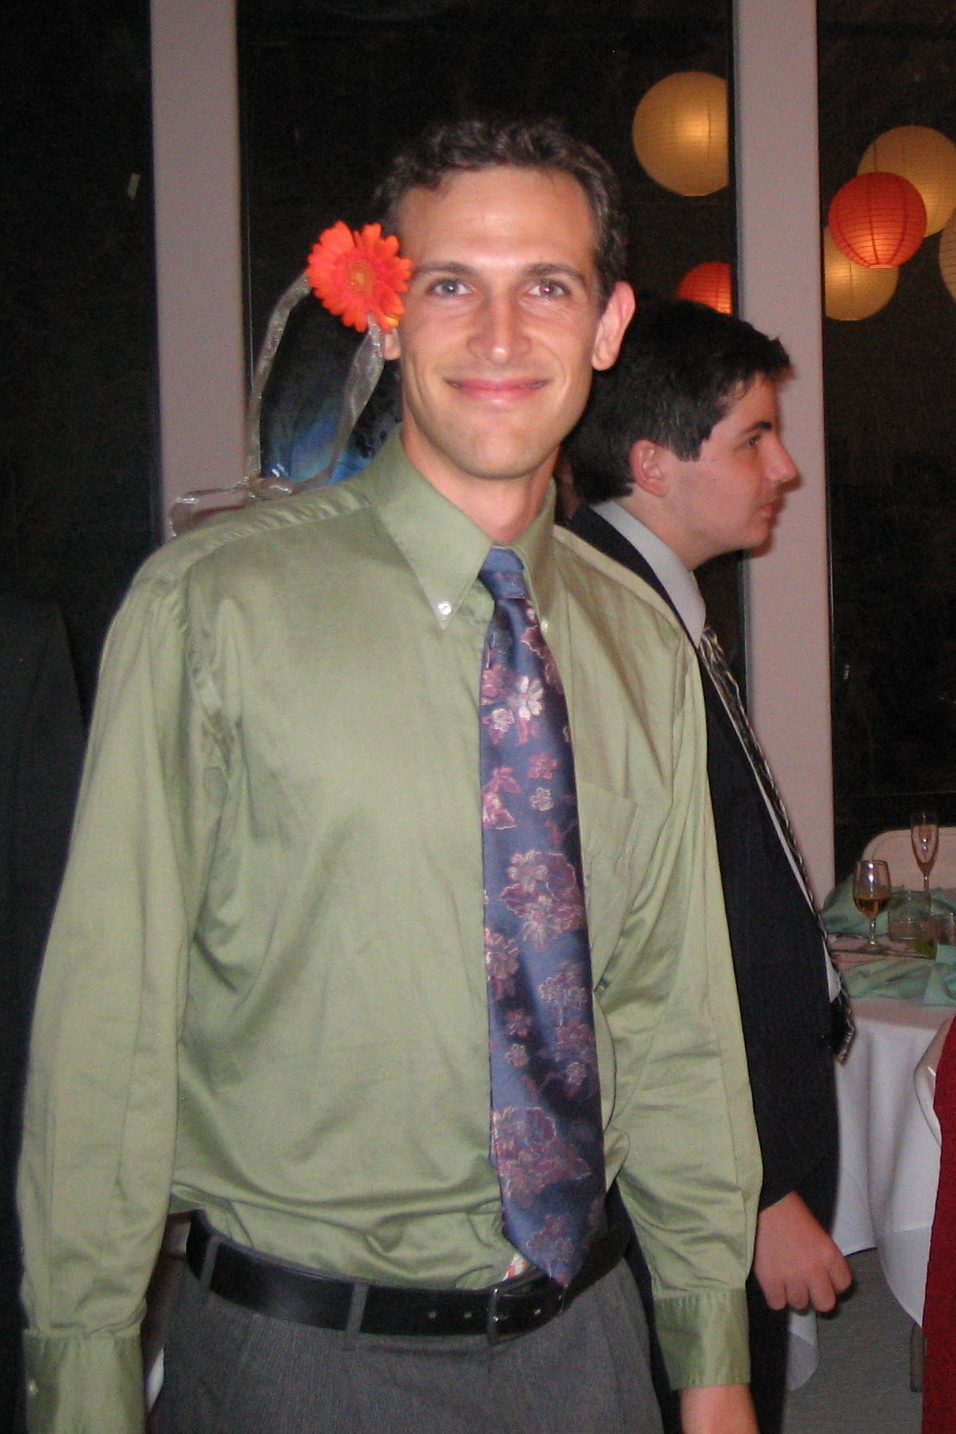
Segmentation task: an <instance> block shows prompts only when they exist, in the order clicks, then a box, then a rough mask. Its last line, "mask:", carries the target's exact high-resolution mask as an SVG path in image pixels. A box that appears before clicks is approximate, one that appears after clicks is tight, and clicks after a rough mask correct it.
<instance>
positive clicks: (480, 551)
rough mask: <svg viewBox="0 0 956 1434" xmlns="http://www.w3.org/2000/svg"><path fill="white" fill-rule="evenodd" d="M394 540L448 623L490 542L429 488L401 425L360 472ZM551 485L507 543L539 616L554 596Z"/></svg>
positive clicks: (436, 610)
mask: <svg viewBox="0 0 956 1434" xmlns="http://www.w3.org/2000/svg"><path fill="white" fill-rule="evenodd" d="M366 475H367V480H368V490H369V496H370V498H371V501H372V504H373V506H374V508H375V509H376V511H377V513H378V515H379V517H380V519H381V521H382V524H383V525H384V527H385V529H386V531H387V532H388V534H389V536H390V537H391V538H392V540H393V542H394V543H395V544H396V545H397V546H398V548H399V549H400V550H401V552H402V554H403V556H404V558H405V560H406V562H407V563H408V565H409V567H410V568H411V569H412V571H413V572H414V573H415V575H416V577H417V578H418V581H419V582H420V583H421V585H422V588H423V590H424V592H425V596H426V598H427V599H428V605H429V607H430V608H431V610H432V612H433V613H434V614H435V617H436V619H437V621H438V623H439V626H441V627H447V626H448V624H449V622H450V621H451V619H452V618H453V617H454V616H455V614H456V613H457V611H458V609H459V608H460V607H461V604H462V603H463V602H464V600H465V598H466V596H467V595H468V593H469V592H470V590H471V588H472V587H473V585H474V583H475V582H476V580H477V578H478V573H479V570H480V568H481V565H482V563H483V562H484V561H485V558H486V557H487V556H488V553H489V552H490V550H491V548H492V547H493V546H494V545H493V544H492V542H491V539H490V538H489V537H488V534H487V533H485V532H484V531H483V530H482V529H481V528H479V527H478V525H477V524H476V523H473V522H472V521H471V519H470V518H468V517H466V515H465V514H464V513H463V512H462V511H461V509H460V508H456V507H455V505H454V503H452V502H450V501H449V499H447V498H446V497H444V495H443V494H441V493H439V491H438V489H437V488H434V487H432V485H431V483H429V482H428V481H427V479H425V478H423V477H422V475H421V473H419V471H418V469H417V468H416V467H415V466H414V465H413V464H412V463H411V462H410V461H409V459H408V457H407V455H406V453H405V449H404V447H403V446H402V442H401V438H400V430H395V431H393V433H391V434H390V435H389V437H388V439H387V441H386V443H385V445H384V446H383V448H382V450H381V452H380V453H379V454H378V456H377V457H376V458H375V459H374V460H373V462H372V463H371V464H370V465H369V467H368V468H367V469H366V470H365V473H363V474H362V475H360V477H359V478H357V479H354V480H351V481H354V482H362V481H363V480H365V479H366ZM553 528H554V487H553V485H552V487H551V489H550V490H549V493H548V497H547V499H546V501H545V504H544V507H543V508H542V511H541V512H540V513H539V514H538V516H537V518H535V520H534V522H533V523H532V524H531V525H530V527H528V528H526V529H525V531H524V532H523V533H521V534H519V536H518V537H517V538H516V539H515V540H514V542H513V543H509V544H507V545H506V546H508V547H511V548H513V549H514V550H515V552H516V553H518V555H519V556H520V558H521V561H522V562H523V563H524V565H525V572H526V573H527V576H528V582H529V587H530V590H531V597H532V601H533V602H534V605H535V608H536V610H537V612H538V613H539V615H541V616H544V615H546V614H547V612H548V611H549V609H550V606H551V602H552V598H553V594H554V550H553Z"/></svg>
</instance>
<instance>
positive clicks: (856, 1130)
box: [789, 997, 954, 1389]
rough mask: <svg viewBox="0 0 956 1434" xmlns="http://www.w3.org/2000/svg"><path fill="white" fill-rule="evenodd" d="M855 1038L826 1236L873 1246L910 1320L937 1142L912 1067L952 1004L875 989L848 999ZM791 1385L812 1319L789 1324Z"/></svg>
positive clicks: (811, 1345) (931, 1203) (805, 1353)
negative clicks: (889, 996) (898, 997)
mask: <svg viewBox="0 0 956 1434" xmlns="http://www.w3.org/2000/svg"><path fill="white" fill-rule="evenodd" d="M852 1004H853V1015H854V1019H855V1021H856V1037H855V1039H854V1042H853V1045H852V1047H851V1048H850V1053H849V1055H848V1056H847V1059H846V1062H845V1063H844V1064H843V1065H840V1066H838V1067H837V1102H838V1107H839V1115H840V1179H839V1185H838V1187H837V1204H836V1216H835V1218H834V1223H833V1238H834V1240H835V1241H836V1243H837V1244H838V1245H839V1247H840V1249H841V1250H842V1251H843V1253H844V1254H845V1255H852V1254H855V1253H856V1252H857V1251H858V1250H869V1249H873V1248H875V1249H876V1250H877V1252H878V1254H879V1257H880V1265H881V1267H882V1269H883V1274H884V1276H885V1278H886V1282H887V1284H888V1285H889V1287H890V1289H891V1290H892V1292H893V1294H894V1296H895V1297H896V1299H897V1300H898V1301H899V1303H900V1304H901V1305H902V1307H903V1309H904V1310H905V1311H906V1313H907V1314H908V1315H909V1316H910V1318H911V1319H912V1320H914V1321H915V1322H916V1323H917V1324H919V1323H920V1322H921V1321H922V1317H923V1290H924V1287H925V1284H926V1263H927V1260H928V1258H929V1237H930V1230H931V1228H932V1224H933V1212H934V1210H935V1208H936V1186H937V1184H938V1182H939V1145H938V1143H937V1140H936V1137H935V1135H934V1134H933V1132H932V1130H931V1129H930V1127H929V1124H928V1122H927V1120H926V1117H925V1116H924V1114H923V1112H922V1110H921V1109H920V1106H919V1102H918V1100H917V1098H916V1087H915V1084H914V1081H913V1073H914V1071H915V1070H916V1067H917V1065H918V1063H919V1061H920V1058H921V1056H922V1055H923V1054H924V1052H925V1051H926V1048H927V1047H928V1046H929V1044H930V1042H931V1041H932V1039H933V1037H934V1036H935V1034H936V1031H937V1030H938V1028H939V1027H940V1026H941V1025H942V1023H943V1022H944V1021H946V1020H948V1019H949V1018H950V1017H951V1016H952V1015H953V1013H954V1012H953V1007H952V1006H923V1005H919V1004H917V1003H916V1002H915V1001H891V1000H885V999H883V998H879V997H872V998H868V999H861V1000H855V1001H853V1003H852ZM790 1332H791V1340H790V1378H789V1383H790V1387H791V1388H792V1389H796V1388H799V1386H800V1385H801V1384H803V1383H805V1382H806V1380H807V1379H809V1377H810V1375H811V1374H812V1373H813V1371H814V1369H815V1368H816V1364H817V1338H816V1318H815V1316H814V1315H813V1313H812V1312H811V1313H810V1314H806V1315H794V1316H793V1317H792V1319H791V1325H790Z"/></svg>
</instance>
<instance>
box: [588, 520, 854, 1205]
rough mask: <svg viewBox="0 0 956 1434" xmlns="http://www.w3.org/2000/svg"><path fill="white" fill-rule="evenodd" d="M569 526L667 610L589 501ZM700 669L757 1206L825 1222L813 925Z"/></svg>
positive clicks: (828, 1164)
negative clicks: (797, 1206) (809, 1212)
mask: <svg viewBox="0 0 956 1434" xmlns="http://www.w3.org/2000/svg"><path fill="white" fill-rule="evenodd" d="M569 526H570V528H571V530H572V532H575V533H577V534H578V536H579V537H582V538H584V539H586V540H587V541H588V542H589V543H591V544H592V545H593V546H594V547H596V548H598V549H600V551H601V552H603V553H605V554H606V555H607V556H608V557H610V558H613V559H615V561H617V562H619V563H621V564H623V566H624V567H627V568H629V569H630V570H631V572H633V573H637V574H638V576H639V577H642V578H643V579H644V580H645V581H646V582H647V583H649V584H650V586H651V587H652V588H654V590H655V591H656V592H657V593H658V594H659V595H660V596H661V597H662V598H664V600H665V601H666V602H667V603H668V604H669V605H670V606H671V608H673V606H674V605H673V603H672V602H671V600H670V597H669V595H668V593H667V592H666V591H665V590H664V587H663V585H662V584H661V582H660V580H659V578H658V577H657V575H656V574H655V573H654V571H653V569H652V568H651V567H650V566H649V564H648V563H647V561H646V559H645V558H644V557H643V556H642V555H641V554H640V553H639V552H638V551H637V550H636V548H634V547H633V546H632V545H631V544H630V543H629V542H628V541H627V540H626V539H625V538H624V537H623V536H622V535H621V534H620V533H619V532H618V531H617V529H616V528H615V527H613V526H612V525H611V524H610V523H608V522H606V521H605V520H604V519H603V518H602V517H601V516H600V515H599V514H597V513H595V512H594V511H593V509H591V508H589V507H587V506H586V505H582V506H581V507H580V508H579V509H578V510H577V512H576V513H575V515H574V517H573V518H572V520H571V523H570V525H569ZM701 675H702V678H703V687H704V700H705V704H706V708H707V741H708V754H707V772H708V777H709V780H710V792H711V801H712V804H713V809H714V823H715V826H716V831H717V850H718V854H719V857H720V868H721V877H722V880H723V887H724V903H725V906H726V908H727V925H728V927H729V930H730V944H731V949H732V951H733V959H734V969H735V973H736V978H737V991H738V995H739V999H740V1014H741V1020H742V1024H743V1032H744V1043H745V1045H746V1049H747V1063H748V1066H749V1070H750V1082H751V1087H752V1090H753V1101H754V1115H755V1117H756V1121H757V1134H758V1136H759V1139H760V1150H761V1155H762V1157H763V1166H764V1178H763V1190H762V1192H761V1200H760V1203H761V1206H764V1205H771V1204H773V1203H774V1202H775V1201H777V1200H779V1199H781V1198H782V1197H783V1196H784V1195H786V1194H788V1193H789V1192H790V1191H791V1190H797V1191H799V1192H800V1193H801V1194H802V1195H803V1196H804V1198H805V1199H806V1200H807V1203H808V1204H810V1206H811V1208H812V1209H813V1210H814V1213H815V1214H816V1215H817V1218H818V1219H821V1220H822V1221H823V1222H824V1223H829V1219H830V1217H831V1214H832V1210H831V1208H830V1206H831V1203H832V1198H833V1186H834V1183H835V1177H836V1159H837V1145H836V1141H837V1132H836V1102H835V1095H834V1071H833V1057H832V1055H831V1051H830V1011H829V995H828V991H827V982H826V968H825V965H824V960H823V955H822V938H821V935H820V927H819V924H818V922H817V919H816V916H815V914H814V912H813V910H812V908H811V906H810V904H809V902H808V900H807V898H806V895H805V893H804V891H803V889H802V887H801V886H800V883H799V882H798V881H797V879H796V877H795V876H794V873H793V868H792V867H791V865H790V860H789V857H788V855H787V852H786V850H785V849H784V847H783V845H782V843H781V840H780V837H779V836H778V834H777V830H776V827H775V826H774V823H773V820H772V818H771V816H770V813H769V812H768V810H767V805H766V802H765V800H764V798H763V796H762V794H761V790H760V787H759V784H758V781H757V778H756V777H755V775H754V771H753V768H752V767H751V765H750V762H749V760H748V758H747V755H746V753H745V751H744V749H743V747H742V745H741V742H740V738H739V737H738V736H737V733H736V730H735V728H734V725H733V723H732V722H731V720H730V718H729V717H728V715H727V710H726V708H725V707H724V704H723V702H722V701H721V698H720V696H719V694H718V693H717V691H716V689H715V688H714V685H713V683H712V682H711V680H710V678H709V676H708V674H707V670H706V668H705V667H704V666H703V664H701Z"/></svg>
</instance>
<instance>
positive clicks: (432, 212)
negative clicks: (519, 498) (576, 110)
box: [385, 167, 633, 526]
mask: <svg viewBox="0 0 956 1434" xmlns="http://www.w3.org/2000/svg"><path fill="white" fill-rule="evenodd" d="M399 227H400V231H401V239H402V253H403V254H405V255H407V256H408V258H410V259H411V261H412V264H413V266H414V267H413V273H412V279H411V285H410V288H409V290H408V293H407V294H406V295H405V296H404V303H405V315H404V317H403V319H402V320H401V323H400V324H399V327H398V329H397V330H395V331H394V332H393V333H391V334H389V335H388V336H387V337H386V348H385V352H386V357H388V358H399V359H400V361H401V372H402V406H403V430H402V435H403V441H404V444H405V449H406V451H407V453H408V456H409V458H410V459H411V461H412V462H413V463H414V464H415V466H416V467H417V468H418V469H419V471H420V472H421V473H423V474H424V476H425V477H426V478H427V479H428V481H429V482H430V483H432V484H433V485H434V486H435V487H436V488H438V489H439V491H441V492H442V493H444V494H445V496H446V497H448V498H450V499H451V500H452V502H454V503H456V504H457V506H458V507H460V508H462V509H463V510H464V511H465V512H468V513H469V514H470V515H471V516H475V517H476V521H478V522H479V523H481V525H482V526H487V523H486V522H484V521H483V519H482V517H481V516H480V514H483V513H486V512H487V511H488V508H489V504H492V505H493V504H494V501H495V499H494V496H493V495H494V494H495V493H496V492H497V493H498V494H499V496H502V497H503V489H502V485H505V486H506V487H507V488H509V489H510V490H511V492H510V495H509V498H508V501H509V503H511V504H513V502H514V499H515V491H514V490H515V488H516V486H517V487H518V488H520V489H521V492H522V493H523V494H524V499H525V506H526V508H527V509H528V514H529V516H528V517H527V521H531V519H532V518H533V517H534V516H535V514H536V512H537V511H538V510H539V509H540V506H541V502H542V501H543V498H544V493H545V489H546V487H547V484H548V480H549V478H550V474H551V469H552V467H553V464H554V459H555V456H556V454H557V450H558V445H559V444H560V442H561V440H562V439H563V438H564V437H565V436H566V434H567V433H568V431H569V430H570V429H571V428H572V426H573V425H574V423H575V422H576V421H577V419H578V417H579V416H580V414H581V411H582V409H583V408H584V404H585V402H586V400H587V396H588V391H589V389H590V384H591V370H592V368H608V367H609V366H610V365H611V364H612V363H613V362H614V359H615V357H616V355H617V350H618V346H619V344H620V339H621V335H622V334H623V332H624V328H625V327H626V325H627V322H628V320H629V318H630V314H631V311H632V307H633V298H632V296H631V292H630V290H629V288H628V287H627V285H625V284H620V285H618V286H617V289H616V290H615V292H614V294H613V295H612V297H611V300H610V301H609V303H608V305H607V307H606V308H605V309H604V310H603V312H602V310H601V306H600V303H599V300H598V283H597V274H596V270H595V263H594V224H593V221H592V218H591V212H590V209H589V207H588V202H587V199H586V197H585V194H584V191H583V190H582V189H581V187H580V186H579V185H578V184H577V182H576V181H575V180H573V179H572V178H571V177H570V176H569V175H566V174H564V173H561V172H551V171H545V170H537V169H517V168H510V167H509V168H506V167H495V168H491V169H481V170H476V171H465V172H455V173H453V174H452V175H450V176H449V177H448V178H447V179H445V180H444V181H443V182H442V183H441V185H440V186H439V188H438V189H435V190H430V189H413V190H411V191H410V192H409V193H408V194H407V195H406V196H405V199H404V200H403V202H402V205H401V210H400V226H399ZM476 505H477V515H476V511H475V508H476Z"/></svg>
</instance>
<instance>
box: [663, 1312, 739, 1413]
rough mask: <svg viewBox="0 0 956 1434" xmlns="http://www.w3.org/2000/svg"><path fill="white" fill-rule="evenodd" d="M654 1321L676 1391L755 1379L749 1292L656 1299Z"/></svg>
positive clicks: (668, 1371)
mask: <svg viewBox="0 0 956 1434" xmlns="http://www.w3.org/2000/svg"><path fill="white" fill-rule="evenodd" d="M654 1320H655V1324H656V1327H657V1337H658V1340H659V1341H660V1346H661V1352H662V1353H663V1355H664V1363H665V1364H666V1366H667V1374H668V1377H669V1379H670V1382H671V1385H672V1387H673V1388H674V1389H694V1388H698V1387H708V1386H710V1385H714V1384H749V1383H750V1353H749V1349H748V1342H747V1297H746V1294H745V1293H744V1291H743V1290H713V1291H709V1292H702V1293H701V1294H697V1295H686V1294H684V1295H674V1296H671V1297H668V1298H663V1299H656V1300H655V1301H654Z"/></svg>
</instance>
